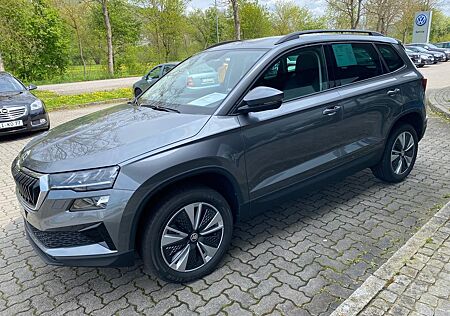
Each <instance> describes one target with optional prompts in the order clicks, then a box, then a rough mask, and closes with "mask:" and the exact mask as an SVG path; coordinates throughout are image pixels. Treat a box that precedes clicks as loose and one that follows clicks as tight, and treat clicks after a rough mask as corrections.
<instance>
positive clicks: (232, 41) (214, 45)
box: [206, 40, 240, 49]
mask: <svg viewBox="0 0 450 316" xmlns="http://www.w3.org/2000/svg"><path fill="white" fill-rule="evenodd" d="M234 42H240V40H231V41H223V42H219V43H216V44H212V45H211V46H208V47H206V49H210V48H213V47H217V46H220V45H225V44H228V43H234Z"/></svg>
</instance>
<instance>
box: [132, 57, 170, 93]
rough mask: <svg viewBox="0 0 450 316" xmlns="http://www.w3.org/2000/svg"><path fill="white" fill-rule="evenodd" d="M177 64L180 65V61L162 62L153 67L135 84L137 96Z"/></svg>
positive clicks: (134, 90)
mask: <svg viewBox="0 0 450 316" xmlns="http://www.w3.org/2000/svg"><path fill="white" fill-rule="evenodd" d="M176 65H178V62H173V63H166V64H160V65H158V66H156V67H154V68H152V69H151V70H150V71H149V72H148V73H147V74H146V75H145V76H143V77H142V78H141V79H140V80H139V81H137V82H136V83H135V84H134V85H133V92H134V95H135V96H136V97H137V96H139V95H140V94H141V93H142V91H145V90H147V88H148V87H151V86H153V85H154V84H155V82H156V81H158V80H159V79H160V78H161V77H162V76H164V75H165V74H166V73H168V72H169V71H171V70H172V69H173V68H174V67H175V66H176Z"/></svg>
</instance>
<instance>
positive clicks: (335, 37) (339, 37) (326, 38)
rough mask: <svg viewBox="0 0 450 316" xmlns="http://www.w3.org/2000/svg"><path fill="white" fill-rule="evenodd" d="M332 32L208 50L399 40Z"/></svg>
mask: <svg viewBox="0 0 450 316" xmlns="http://www.w3.org/2000/svg"><path fill="white" fill-rule="evenodd" d="M353 31H354V32H355V33H357V32H358V31H357V30H337V31H336V32H353ZM316 32H317V33H316ZM321 32H323V33H321ZM332 32H333V31H332V30H330V31H329V30H324V31H323V30H317V31H305V32H295V33H291V34H288V35H285V36H271V37H264V38H257V39H250V40H244V41H229V42H222V43H218V44H216V45H213V46H210V47H209V48H208V50H222V49H272V48H275V47H278V46H280V45H284V44H288V43H289V44H292V43H294V41H295V42H297V43H298V44H312V43H323V42H337V41H370V42H381V43H393V44H398V43H399V41H398V40H396V39H393V38H391V37H386V36H382V35H381V34H379V33H376V32H372V33H375V34H377V35H359V34H358V35H356V34H334V33H332ZM359 32H362V33H370V31H359ZM378 34H379V35H378Z"/></svg>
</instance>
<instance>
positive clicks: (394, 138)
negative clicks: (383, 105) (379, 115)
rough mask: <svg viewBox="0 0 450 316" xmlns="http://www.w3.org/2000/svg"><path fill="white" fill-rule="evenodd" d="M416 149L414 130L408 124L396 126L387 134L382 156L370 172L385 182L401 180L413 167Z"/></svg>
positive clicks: (416, 140) (416, 142)
mask: <svg viewBox="0 0 450 316" xmlns="http://www.w3.org/2000/svg"><path fill="white" fill-rule="evenodd" d="M403 135H404V137H405V138H403ZM411 146H412V147H411ZM417 149H418V138H417V133H416V130H415V129H414V128H413V127H412V126H411V125H409V124H402V125H399V126H397V127H396V128H394V130H393V131H392V132H391V134H390V135H389V138H388V140H387V142H386V146H385V148H384V153H383V157H382V158H381V160H380V162H379V163H378V164H377V165H376V166H374V167H372V173H373V174H374V175H375V177H377V178H378V179H380V180H383V181H385V182H390V183H397V182H401V181H403V180H404V179H405V178H406V177H407V176H408V175H409V173H410V172H411V170H412V169H413V167H414V163H415V162H416V157H417ZM391 158H392V159H393V160H392V161H391Z"/></svg>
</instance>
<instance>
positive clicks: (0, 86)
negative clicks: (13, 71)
mask: <svg viewBox="0 0 450 316" xmlns="http://www.w3.org/2000/svg"><path fill="white" fill-rule="evenodd" d="M24 89H25V88H24V86H23V85H22V84H21V83H20V82H19V81H17V80H16V79H15V78H13V77H11V76H8V75H1V74H0V93H2V92H19V91H23V90H24Z"/></svg>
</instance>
